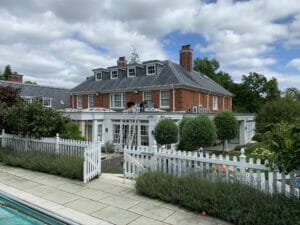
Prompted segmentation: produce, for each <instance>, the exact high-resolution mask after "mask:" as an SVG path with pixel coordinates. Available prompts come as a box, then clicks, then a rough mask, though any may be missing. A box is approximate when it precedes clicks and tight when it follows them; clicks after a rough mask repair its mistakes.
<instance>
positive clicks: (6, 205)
mask: <svg viewBox="0 0 300 225" xmlns="http://www.w3.org/2000/svg"><path fill="white" fill-rule="evenodd" d="M0 224H1V225H45V224H46V225H77V224H76V223H74V222H72V221H67V220H66V219H64V218H61V217H59V216H57V215H54V214H52V213H49V212H46V211H45V210H43V209H40V208H38V207H36V206H33V205H29V204H28V203H27V202H24V201H22V200H20V199H16V198H13V197H12V196H9V195H7V194H4V193H1V192H0Z"/></svg>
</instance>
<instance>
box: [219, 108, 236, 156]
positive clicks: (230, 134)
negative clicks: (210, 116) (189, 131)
mask: <svg viewBox="0 0 300 225" xmlns="http://www.w3.org/2000/svg"><path fill="white" fill-rule="evenodd" d="M214 122H215V125H216V130H217V136H218V138H219V139H220V140H222V142H223V151H224V150H227V149H225V141H227V140H230V139H233V138H235V137H236V135H237V132H238V121H237V119H236V118H235V116H234V114H233V113H231V112H220V113H218V114H217V115H216V116H215V118H214ZM226 147H227V146H226Z"/></svg>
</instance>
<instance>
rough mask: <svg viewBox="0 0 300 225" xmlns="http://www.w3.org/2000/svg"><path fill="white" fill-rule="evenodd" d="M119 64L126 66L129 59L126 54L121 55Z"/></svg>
mask: <svg viewBox="0 0 300 225" xmlns="http://www.w3.org/2000/svg"><path fill="white" fill-rule="evenodd" d="M117 65H118V66H126V65H127V60H126V58H125V56H120V57H119V59H118V61H117Z"/></svg>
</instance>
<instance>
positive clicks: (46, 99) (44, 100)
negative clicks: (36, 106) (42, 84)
mask: <svg viewBox="0 0 300 225" xmlns="http://www.w3.org/2000/svg"><path fill="white" fill-rule="evenodd" d="M46 101H49V105H45V102H46ZM43 106H44V107H45V108H51V107H52V98H46V97H43Z"/></svg>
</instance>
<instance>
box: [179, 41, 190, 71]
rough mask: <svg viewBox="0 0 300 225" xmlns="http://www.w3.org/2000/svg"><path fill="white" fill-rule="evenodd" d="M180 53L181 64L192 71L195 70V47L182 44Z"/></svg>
mask: <svg viewBox="0 0 300 225" xmlns="http://www.w3.org/2000/svg"><path fill="white" fill-rule="evenodd" d="M179 53H180V65H181V66H182V67H184V68H185V69H186V70H187V71H189V72H192V70H193V49H191V45H183V46H181V50H180V51H179Z"/></svg>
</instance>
